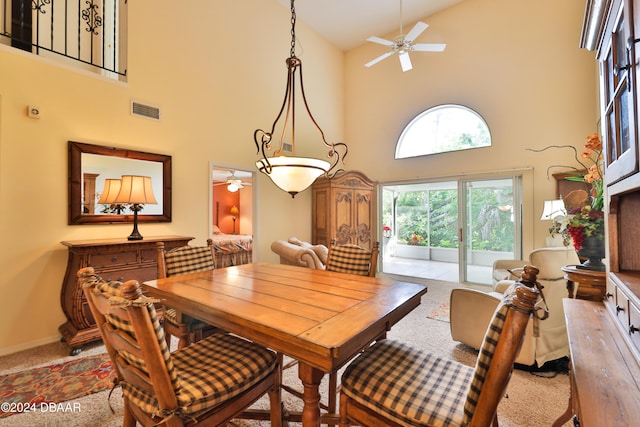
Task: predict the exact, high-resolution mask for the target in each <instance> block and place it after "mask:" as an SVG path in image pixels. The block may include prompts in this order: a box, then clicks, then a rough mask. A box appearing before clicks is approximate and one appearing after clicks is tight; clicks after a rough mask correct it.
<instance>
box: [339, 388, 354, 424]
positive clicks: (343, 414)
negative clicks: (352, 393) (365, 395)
mask: <svg viewBox="0 0 640 427" xmlns="http://www.w3.org/2000/svg"><path fill="white" fill-rule="evenodd" d="M347 400H348V399H347V396H343V395H340V427H349V426H350V425H351V424H350V423H349V418H348V417H347V409H346V408H347V405H348V404H347Z"/></svg>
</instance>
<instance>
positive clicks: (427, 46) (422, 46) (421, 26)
mask: <svg viewBox="0 0 640 427" xmlns="http://www.w3.org/2000/svg"><path fill="white" fill-rule="evenodd" d="M428 27H429V25H428V24H425V23H424V22H420V21H418V22H417V23H416V24H415V25H414V26H413V28H412V29H411V31H409V33H408V34H407V35H404V33H403V32H402V0H400V35H399V36H398V37H396V38H395V39H393V40H386V39H383V38H380V37H376V36H371V37H369V38H368V39H367V41H370V42H372V43H378V44H381V45H383V46H387V47H390V48H391V50H390V51H388V52H386V53H384V54H382V55H380V56H378V57H377V58H375V59H373V60H371V61H369V62H367V63H366V64H364V66H365V67H371V66H373V65H375V64H377V63H378V62H380V61H382V60H383V59H387V58H388V57H390V56H391V55H393V54H395V53H397V54H398V58H399V59H400V66H401V67H402V71H403V72H405V71H409V70H411V69H412V68H413V65H412V64H411V58H409V51H415V52H442V51H444V49H445V48H446V46H447V45H446V44H444V43H414V41H415V39H417V38H418V37H419V36H420V34H422V33H423V31H424V30H426V29H427V28H428Z"/></svg>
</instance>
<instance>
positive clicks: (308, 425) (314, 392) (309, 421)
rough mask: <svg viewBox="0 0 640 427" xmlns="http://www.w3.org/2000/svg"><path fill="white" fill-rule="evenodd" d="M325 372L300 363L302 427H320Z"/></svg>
mask: <svg viewBox="0 0 640 427" xmlns="http://www.w3.org/2000/svg"><path fill="white" fill-rule="evenodd" d="M322 377H324V372H322V371H320V370H318V369H316V368H313V367H311V366H309V365H307V364H306V363H303V362H299V364H298V378H300V381H302V385H303V387H304V388H303V393H302V400H303V401H304V407H303V409H302V425H303V426H304V427H319V426H320V382H321V381H322Z"/></svg>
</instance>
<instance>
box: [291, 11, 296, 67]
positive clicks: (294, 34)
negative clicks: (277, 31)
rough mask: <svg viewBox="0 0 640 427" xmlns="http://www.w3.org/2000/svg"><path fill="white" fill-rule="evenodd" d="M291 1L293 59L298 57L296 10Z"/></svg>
mask: <svg viewBox="0 0 640 427" xmlns="http://www.w3.org/2000/svg"><path fill="white" fill-rule="evenodd" d="M293 2H294V0H291V52H290V55H291V58H293V57H294V56H296V8H295V6H294V5H293Z"/></svg>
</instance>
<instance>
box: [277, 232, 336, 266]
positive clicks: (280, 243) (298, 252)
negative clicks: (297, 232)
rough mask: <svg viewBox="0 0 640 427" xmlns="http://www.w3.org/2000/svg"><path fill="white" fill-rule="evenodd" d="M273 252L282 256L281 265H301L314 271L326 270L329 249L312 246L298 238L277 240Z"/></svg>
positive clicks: (322, 246)
mask: <svg viewBox="0 0 640 427" xmlns="http://www.w3.org/2000/svg"><path fill="white" fill-rule="evenodd" d="M271 250H272V251H273V252H275V253H276V254H278V255H279V256H280V264H287V265H299V266H302V267H308V268H312V269H314V270H324V269H325V263H326V262H327V254H328V251H329V250H328V248H327V247H326V246H324V245H312V244H311V243H309V242H303V241H302V240H300V239H298V238H297V237H289V240H288V241H286V240H276V241H275V242H273V243H271Z"/></svg>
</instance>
